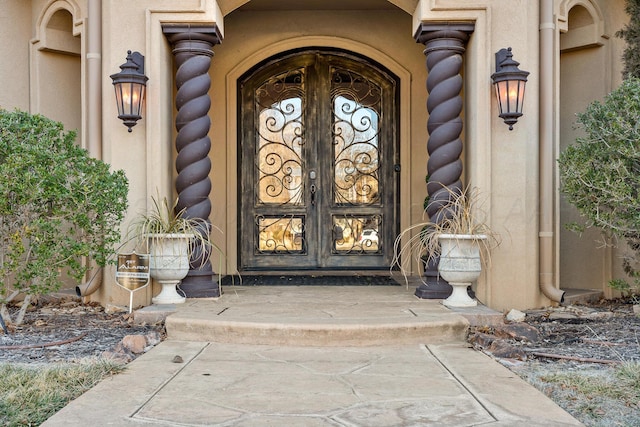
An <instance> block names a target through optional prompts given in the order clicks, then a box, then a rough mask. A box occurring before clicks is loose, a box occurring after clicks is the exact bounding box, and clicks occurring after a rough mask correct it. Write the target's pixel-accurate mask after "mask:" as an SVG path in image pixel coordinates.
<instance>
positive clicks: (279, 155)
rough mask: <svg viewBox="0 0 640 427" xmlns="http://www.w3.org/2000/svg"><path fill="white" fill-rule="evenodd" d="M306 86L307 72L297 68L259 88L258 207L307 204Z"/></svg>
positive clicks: (257, 102) (256, 94)
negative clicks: (305, 198) (305, 157)
mask: <svg viewBox="0 0 640 427" xmlns="http://www.w3.org/2000/svg"><path fill="white" fill-rule="evenodd" d="M304 86H305V85H304V69H297V70H291V71H287V72H286V73H283V74H279V75H277V76H274V77H272V78H270V79H269V80H267V81H266V82H264V83H263V84H262V85H261V86H259V87H258V88H257V89H256V93H255V103H256V106H255V111H256V114H257V118H256V120H257V126H256V129H257V131H258V134H257V144H256V150H257V151H256V162H257V163H256V165H255V168H256V175H257V180H258V183H257V185H258V191H257V200H256V203H257V204H258V205H265V204H276V205H286V204H289V205H301V204H302V203H303V202H304V200H303V195H304V194H303V193H304V181H303V179H302V177H303V170H302V168H303V160H302V159H303V158H304V110H305V105H304V104H305V89H304Z"/></svg>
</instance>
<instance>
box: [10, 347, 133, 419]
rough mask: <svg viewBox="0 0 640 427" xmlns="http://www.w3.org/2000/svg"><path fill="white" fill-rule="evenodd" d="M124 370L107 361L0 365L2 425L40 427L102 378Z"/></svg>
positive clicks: (120, 366) (122, 367)
mask: <svg viewBox="0 0 640 427" xmlns="http://www.w3.org/2000/svg"><path fill="white" fill-rule="evenodd" d="M123 370H124V366H123V365H118V364H116V363H114V362H111V361H106V360H93V361H90V362H83V363H78V364H58V365H33V366H32V365H16V364H0V425H3V426H38V425H40V424H42V423H43V422H44V421H46V420H47V419H48V418H49V417H51V416H52V415H53V414H55V413H56V412H57V411H59V410H60V409H62V408H63V407H64V406H65V405H66V404H67V403H68V402H69V401H71V400H73V399H75V398H77V397H78V396H80V395H81V394H82V393H84V392H85V391H87V390H89V389H90V388H91V387H93V386H94V385H96V384H97V383H98V382H99V381H101V380H102V379H104V378H106V377H108V376H110V375H115V374H117V373H119V372H122V371H123Z"/></svg>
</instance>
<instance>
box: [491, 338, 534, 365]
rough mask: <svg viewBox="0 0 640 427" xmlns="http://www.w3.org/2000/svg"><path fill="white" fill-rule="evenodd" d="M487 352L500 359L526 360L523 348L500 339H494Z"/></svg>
mask: <svg viewBox="0 0 640 427" xmlns="http://www.w3.org/2000/svg"><path fill="white" fill-rule="evenodd" d="M487 352H488V353H490V354H491V355H493V357H497V358H500V359H516V360H527V353H526V352H525V351H524V350H522V349H521V348H518V347H515V346H513V345H511V344H509V343H507V342H506V341H502V340H496V341H494V342H493V343H492V344H491V346H489V348H488V349H487Z"/></svg>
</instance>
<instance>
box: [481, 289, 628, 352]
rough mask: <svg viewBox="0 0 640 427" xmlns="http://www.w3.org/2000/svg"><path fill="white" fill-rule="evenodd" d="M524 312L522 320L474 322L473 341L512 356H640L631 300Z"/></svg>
mask: <svg viewBox="0 0 640 427" xmlns="http://www.w3.org/2000/svg"><path fill="white" fill-rule="evenodd" d="M525 314H526V318H525V320H524V322H522V325H519V326H518V324H517V323H511V324H508V323H507V324H505V325H500V326H497V327H496V326H479V327H475V328H472V330H471V333H470V335H469V342H470V343H471V344H473V346H474V347H475V348H476V349H478V350H481V351H484V352H486V353H488V354H490V355H492V356H494V357H496V358H498V359H506V360H507V361H509V360H511V361H516V360H517V361H527V360H534V359H537V360H540V361H544V362H547V363H554V362H558V361H569V362H575V363H603V364H607V363H619V362H625V361H626V362H631V361H640V317H639V316H637V315H636V314H635V313H634V311H633V304H631V302H630V301H624V300H615V301H600V302H599V303H595V304H590V305H575V306H568V307H550V308H546V309H541V310H529V311H526V312H525ZM518 329H520V330H518Z"/></svg>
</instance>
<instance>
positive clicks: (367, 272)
mask: <svg viewBox="0 0 640 427" xmlns="http://www.w3.org/2000/svg"><path fill="white" fill-rule="evenodd" d="M396 273H397V272H396V271H395V270H394V271H393V273H392V272H390V271H389V269H384V270H265V271H260V270H250V271H241V272H240V276H241V277H250V276H314V277H322V276H353V277H367V276H390V275H394V276H395V275H396Z"/></svg>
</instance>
